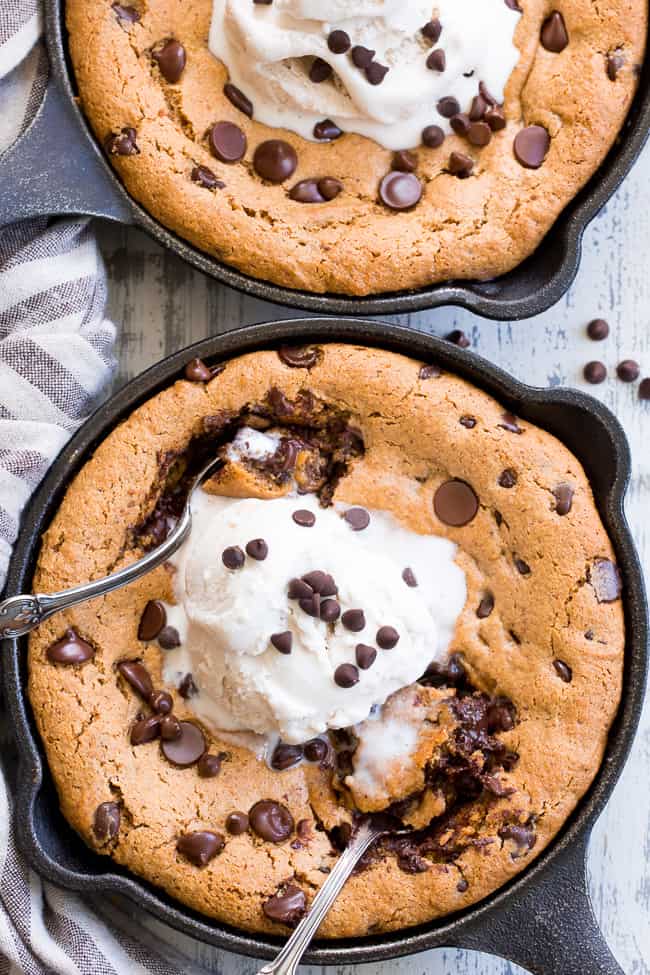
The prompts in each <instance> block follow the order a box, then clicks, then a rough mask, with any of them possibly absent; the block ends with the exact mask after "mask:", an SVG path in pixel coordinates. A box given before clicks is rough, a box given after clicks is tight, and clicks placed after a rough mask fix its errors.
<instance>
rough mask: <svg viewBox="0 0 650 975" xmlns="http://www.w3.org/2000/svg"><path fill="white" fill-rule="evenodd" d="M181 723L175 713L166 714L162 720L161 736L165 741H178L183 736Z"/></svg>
mask: <svg viewBox="0 0 650 975" xmlns="http://www.w3.org/2000/svg"><path fill="white" fill-rule="evenodd" d="M181 734H182V732H181V723H180V721H179V720H178V718H177V717H175V716H174V715H173V714H166V715H165V716H164V717H163V718H161V721H160V737H161V738H162V739H163V740H164V741H176V740H177V739H178V738H180V737H181Z"/></svg>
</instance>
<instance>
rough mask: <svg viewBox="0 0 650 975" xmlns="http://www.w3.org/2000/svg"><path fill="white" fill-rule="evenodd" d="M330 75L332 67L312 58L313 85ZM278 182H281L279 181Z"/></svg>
mask: <svg viewBox="0 0 650 975" xmlns="http://www.w3.org/2000/svg"><path fill="white" fill-rule="evenodd" d="M332 74H333V72H332V67H331V65H329V64H328V63H327V61H324V60H323V58H314V60H313V61H312V63H311V67H310V69H309V80H310V81H311V82H313V84H315V85H320V84H321V82H323V81H327V80H328V79H329V78H331V77H332ZM278 182H281V180H280V181H278Z"/></svg>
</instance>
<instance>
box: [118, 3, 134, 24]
mask: <svg viewBox="0 0 650 975" xmlns="http://www.w3.org/2000/svg"><path fill="white" fill-rule="evenodd" d="M111 7H112V9H113V10H114V11H115V15H116V17H117V19H118V20H125V21H126V22H127V23H129V24H135V23H137V21H139V20H140V14H139V13H138V11H137V10H136V9H135V7H127V6H125V5H124V4H122V3H113V4H111Z"/></svg>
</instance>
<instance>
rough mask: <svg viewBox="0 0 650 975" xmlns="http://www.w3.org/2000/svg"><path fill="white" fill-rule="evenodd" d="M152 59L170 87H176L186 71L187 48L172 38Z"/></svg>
mask: <svg viewBox="0 0 650 975" xmlns="http://www.w3.org/2000/svg"><path fill="white" fill-rule="evenodd" d="M152 57H153V59H154V61H155V62H156V63H157V65H158V67H159V68H160V73H161V75H162V76H163V78H164V79H165V81H168V82H169V84H170V85H175V84H176V82H177V81H178V80H179V79H180V76H181V75H182V74H183V71H184V69H185V63H186V60H187V57H186V54H185V48H184V47H183V45H182V44H181V43H180V41H177V40H175V39H174V38H172V39H171V40H169V41H167V42H166V43H165V44H163V46H162V47H161V48H157V49H156V50H154V51H153V52H152Z"/></svg>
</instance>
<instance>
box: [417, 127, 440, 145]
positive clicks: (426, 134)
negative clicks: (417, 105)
mask: <svg viewBox="0 0 650 975" xmlns="http://www.w3.org/2000/svg"><path fill="white" fill-rule="evenodd" d="M444 141H445V133H444V132H443V130H442V129H441V128H440V126H439V125H427V126H426V127H425V128H424V129H422V142H423V143H424V145H425V146H427V147H428V148H429V149H437V148H438V146H441V145H442V144H443V142H444Z"/></svg>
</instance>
